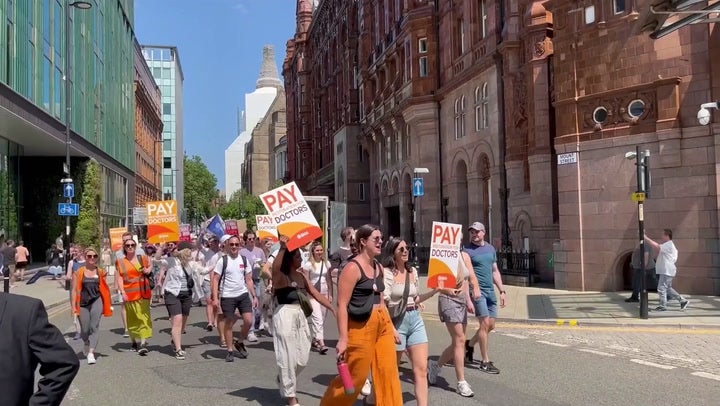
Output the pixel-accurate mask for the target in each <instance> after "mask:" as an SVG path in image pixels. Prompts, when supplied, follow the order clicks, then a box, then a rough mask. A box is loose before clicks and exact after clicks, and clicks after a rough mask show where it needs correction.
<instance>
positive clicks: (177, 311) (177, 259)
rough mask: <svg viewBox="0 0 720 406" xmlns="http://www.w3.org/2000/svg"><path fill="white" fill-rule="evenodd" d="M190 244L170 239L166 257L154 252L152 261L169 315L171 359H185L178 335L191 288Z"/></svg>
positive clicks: (190, 304) (190, 294) (187, 308)
mask: <svg viewBox="0 0 720 406" xmlns="http://www.w3.org/2000/svg"><path fill="white" fill-rule="evenodd" d="M192 247H193V246H192V243H190V242H188V241H181V242H180V243H179V244H177V243H175V242H170V243H168V244H167V249H168V255H167V256H165V257H164V258H161V257H160V255H159V254H158V255H156V260H158V261H159V262H160V276H159V278H158V283H159V284H160V285H162V287H163V292H164V293H165V295H164V296H165V307H166V308H167V311H168V316H169V317H170V335H171V336H172V341H171V344H172V346H173V351H174V352H175V358H176V359H179V360H184V359H185V351H184V350H183V349H182V334H183V332H184V331H185V325H186V324H187V319H188V317H189V316H190V308H191V307H192V291H193V288H194V286H195V282H194V281H193V278H192V275H191V274H192V272H193V271H192V269H190V257H191V250H192ZM163 248H164V247H163ZM160 251H161V250H158V252H160Z"/></svg>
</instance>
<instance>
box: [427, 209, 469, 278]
mask: <svg viewBox="0 0 720 406" xmlns="http://www.w3.org/2000/svg"><path fill="white" fill-rule="evenodd" d="M461 240H462V225H461V224H452V223H441V222H439V221H433V224H432V235H431V237H430V261H429V265H428V278H427V287H428V288H430V289H435V288H440V289H443V288H455V286H457V282H456V279H455V275H456V274H457V268H458V261H460V241H461Z"/></svg>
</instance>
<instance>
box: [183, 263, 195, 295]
mask: <svg viewBox="0 0 720 406" xmlns="http://www.w3.org/2000/svg"><path fill="white" fill-rule="evenodd" d="M180 268H182V271H183V273H184V274H185V282H186V283H187V287H188V291H190V292H192V290H193V288H194V287H195V281H194V280H193V278H191V277H190V275H188V273H187V271H186V270H185V267H184V266H182V264H180Z"/></svg>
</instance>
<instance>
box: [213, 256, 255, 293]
mask: <svg viewBox="0 0 720 406" xmlns="http://www.w3.org/2000/svg"><path fill="white" fill-rule="evenodd" d="M238 255H239V256H240V258H242V260H243V267H244V268H245V269H247V267H248V263H247V258H245V256H244V255H240V254H238ZM222 263H223V265H222V272H220V280H219V281H218V290H220V291H222V283H223V281H224V280H225V271H226V270H227V265H228V257H227V254H226V255H223V256H222ZM218 296H220V293H219V292H218Z"/></svg>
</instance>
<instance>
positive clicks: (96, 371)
mask: <svg viewBox="0 0 720 406" xmlns="http://www.w3.org/2000/svg"><path fill="white" fill-rule="evenodd" d="M116 314H117V315H116V316H114V317H112V318H110V319H104V320H103V321H102V325H101V329H102V333H101V337H100V345H99V347H100V348H99V349H98V351H99V354H98V362H97V364H96V365H91V366H88V365H86V363H85V361H84V360H83V361H81V370H80V373H79V374H78V377H77V378H76V380H75V382H74V383H73V386H72V388H71V389H70V391H69V392H68V394H67V396H66V400H65V402H64V403H63V405H68V406H81V405H82V406H85V405H87V406H91V405H92V406H101V405H108V406H112V405H122V406H127V405H155V406H164V405H203V404H205V405H213V406H221V405H263V406H270V405H283V404H285V403H284V402H283V400H282V399H281V398H280V397H279V395H278V392H277V389H276V385H275V375H276V373H277V371H276V367H275V361H274V355H273V352H272V351H273V350H272V341H271V339H269V338H261V340H260V342H259V343H256V344H252V345H249V346H248V349H249V352H250V356H249V358H248V359H246V360H241V359H236V360H235V362H233V363H226V362H224V355H225V350H223V349H220V348H219V347H218V345H217V343H218V341H217V336H216V334H215V333H214V332H213V333H207V332H205V331H204V330H203V327H204V326H205V322H204V310H203V309H201V308H197V307H195V308H193V309H192V314H191V319H190V323H189V327H188V329H187V334H186V335H185V336H184V337H183V342H184V344H185V347H186V350H187V359H186V360H184V361H178V360H176V359H175V358H174V357H172V355H171V348H170V336H169V323H168V321H167V320H166V313H165V310H164V308H156V309H154V310H153V316H154V319H155V322H154V323H155V324H154V327H155V336H154V337H153V339H151V341H150V349H151V352H150V354H149V355H148V356H147V357H140V356H138V355H137V354H136V353H133V352H130V351H129V348H130V346H129V342H128V341H127V339H123V338H122V335H121V334H122V329H121V323H120V319H119V312H116ZM51 321H52V322H53V323H55V324H56V325H58V327H60V328H61V330H63V331H65V332H67V333H68V334H67V335H68V340H69V342H70V344H71V345H72V346H73V348H75V349H76V350H77V352H78V353H79V356H80V357H82V354H81V351H82V343H81V342H80V341H76V340H72V338H71V336H72V335H73V334H71V333H70V331H71V330H72V326H71V322H70V319H69V313H68V312H67V311H66V310H63V309H57V310H53V312H52V313H51ZM426 323H427V330H428V334H429V337H430V352H431V355H432V356H437V354H438V352H439V351H440V350H441V349H442V347H444V345H445V344H446V343H447V341H448V336H447V333H446V331H445V328H444V326H443V325H441V324H440V323H438V322H437V321H435V320H434V319H433V318H432V317H430V316H428V317H427V318H426ZM326 332H329V334H328V335H329V337H331V338H334V337H336V332H335V324H334V321H333V320H331V319H330V320H328V321H327V323H326ZM599 335H604V336H607V337H610V338H607V339H606V340H610V341H612V337H615V338H616V339H617V340H620V341H619V342H623V343H625V344H626V345H625V346H624V347H623V346H621V345H618V344H608V343H607V342H606V341H599V342H595V341H593V337H598V336H599ZM568 337H571V338H570V339H569V338H568ZM572 337H574V338H572ZM577 337H586V338H584V339H577ZM648 337H649V338H648ZM636 338H637V339H639V340H640V341H638V343H639V344H638V346H643V345H647V343H655V345H656V346H660V347H662V345H663V343H665V342H669V343H672V345H673V346H675V347H677V346H678V345H679V344H678V343H680V344H682V343H685V342H687V343H688V345H690V346H696V345H698V344H697V343H696V342H693V341H691V340H692V338H693V335H688V334H687V333H684V332H679V331H668V330H658V331H657V332H653V331H651V332H647V331H643V332H641V333H636V332H633V331H632V330H628V329H625V330H608V331H605V332H598V331H597V329H583V328H582V327H573V328H565V329H557V328H550V327H545V326H529V325H528V326H526V325H522V324H518V325H506V326H503V325H501V326H499V328H498V331H497V332H496V333H493V334H492V336H491V354H492V359H493V361H494V362H495V365H496V366H498V367H499V368H500V369H501V371H502V372H501V373H500V374H499V375H488V374H485V373H483V372H480V371H478V370H473V369H468V370H467V372H466V379H467V380H468V382H469V383H470V385H471V386H472V388H473V390H474V391H475V397H474V398H469V399H468V398H462V397H460V396H459V395H457V394H456V393H455V385H456V382H455V378H454V373H453V370H452V368H443V374H442V376H441V377H440V378H439V380H438V385H437V386H435V387H431V388H430V405H441V404H442V405H443V406H455V405H475V406H477V405H493V406H503V405H507V406H518V405H533V406H534V405H548V406H554V405H629V404H633V405H649V406H650V405H652V406H656V405H675V404H693V405H694V406H699V405H717V404H718V396H719V395H720V390H719V389H718V388H719V387H720V382H718V380H720V376H719V375H715V374H712V373H710V372H698V371H702V369H699V368H689V367H687V366H686V365H683V364H682V363H678V362H674V361H673V359H672V357H671V358H668V359H667V360H666V361H669V362H666V363H664V364H662V363H658V362H655V361H654V360H653V359H645V358H643V354H644V350H643V348H642V347H640V348H636V351H630V354H629V355H628V356H621V354H617V352H618V351H620V352H622V351H621V349H622V348H625V349H627V348H631V347H630V345H634V344H632V343H633V342H634V341H633V340H634V339H636ZM702 340H704V341H703V342H706V343H707V345H708V346H714V347H715V348H716V349H717V348H718V344H720V335H717V334H713V333H711V332H710V333H708V334H706V335H703V338H702ZM328 341H329V344H333V342H332V341H331V340H328ZM613 346H615V347H613ZM608 348H609V349H608ZM613 348H614V349H613ZM618 348H620V349H618ZM633 348H635V347H633ZM706 348H708V347H706ZM699 352H702V351H699ZM709 358H710V359H707V360H699V359H696V360H695V361H697V362H696V364H695V366H696V367H698V366H702V365H707V366H708V368H709V369H708V371H714V370H715V368H717V367H718V365H719V364H720V358H718V357H714V356H711V357H709ZM335 371H336V369H335V364H334V357H333V356H332V354H331V353H328V354H327V355H324V356H323V355H319V354H317V353H313V354H312V356H311V360H310V365H309V366H308V368H306V369H305V370H304V371H303V372H302V373H301V374H300V376H299V379H298V380H299V387H300V388H301V389H300V391H299V397H300V401H301V403H302V404H303V405H318V404H319V399H320V397H321V396H322V393H323V392H324V389H325V387H326V385H327V383H328V382H329V381H330V380H331V379H332V378H333V377H334V375H335ZM693 373H695V374H696V375H693ZM698 373H699V374H700V375H697V374H698ZM400 374H401V379H402V385H403V391H404V399H405V404H406V405H413V404H415V403H414V397H413V394H412V393H413V391H412V384H411V381H410V376H411V373H410V370H409V365H408V364H407V363H405V364H403V365H401V366H400ZM357 404H361V402H358V403H357Z"/></svg>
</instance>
